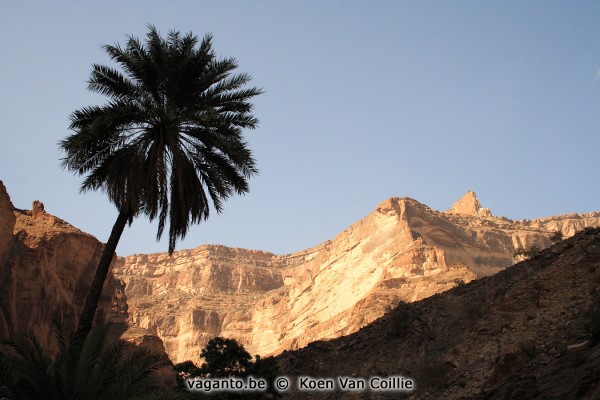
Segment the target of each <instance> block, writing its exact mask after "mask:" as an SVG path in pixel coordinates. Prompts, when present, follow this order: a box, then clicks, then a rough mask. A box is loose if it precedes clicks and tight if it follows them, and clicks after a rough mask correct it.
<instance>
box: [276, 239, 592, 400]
mask: <svg viewBox="0 0 600 400" xmlns="http://www.w3.org/2000/svg"><path fill="white" fill-rule="evenodd" d="M599 342H600V229H599V228H595V229H592V228H588V229H586V230H584V231H582V232H579V233H577V234H576V235H575V236H574V237H572V238H570V239H567V240H564V241H563V242H560V243H558V244H556V245H554V246H552V247H550V248H548V249H546V250H544V251H542V252H540V253H539V254H538V255H537V256H535V257H533V258H532V259H530V260H527V261H524V262H521V263H519V264H517V265H514V266H511V267H509V268H507V269H505V270H504V271H502V272H499V273H498V274H496V275H494V276H491V277H484V278H481V279H478V280H475V281H473V282H470V283H469V284H466V285H461V286H459V287H456V288H454V289H452V290H449V291H446V292H444V293H440V294H437V295H434V296H432V297H429V298H427V299H424V300H421V301H418V302H413V303H403V304H400V305H399V306H398V307H396V308H395V309H394V310H392V311H390V312H389V313H387V314H386V315H384V316H383V317H382V318H380V319H378V320H376V321H374V322H373V323H371V324H369V325H368V326H366V327H364V328H362V329H360V330H359V331H357V332H355V333H353V334H351V335H348V336H345V337H341V338H338V339H332V340H329V341H318V342H315V343H311V344H309V345H308V346H307V347H305V348H303V349H300V350H296V351H287V352H284V353H283V354H281V355H280V356H279V357H278V362H279V364H280V366H281V367H282V369H283V371H282V372H283V373H284V374H287V375H288V376H291V377H297V376H311V377H318V378H326V377H333V378H334V380H335V379H336V377H339V376H346V377H354V378H356V379H358V378H364V379H365V380H367V382H368V381H369V379H370V378H371V377H374V376H379V377H390V376H402V377H404V378H406V379H411V380H412V381H413V382H414V383H415V386H416V390H415V391H413V392H383V391H378V392H375V391H355V392H350V391H345V392H343V391H336V392H323V391H322V392H312V393H308V392H306V391H304V392H301V391H298V390H297V382H296V381H295V379H292V382H293V384H292V388H293V390H291V391H290V392H288V394H287V395H286V398H289V399H296V398H297V399H300V398H302V399H303V398H307V397H309V398H314V399H339V398H347V399H365V398H369V399H398V398H411V399H461V400H467V399H469V400H500V399H502V400H509V399H514V400H529V399H539V400H547V399H557V400H559V399H560V400H571V399H573V400H575V399H588V400H595V399H600V343H599ZM338 387H339V385H338ZM308 395H310V396H308Z"/></svg>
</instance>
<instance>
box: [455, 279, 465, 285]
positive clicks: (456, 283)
mask: <svg viewBox="0 0 600 400" xmlns="http://www.w3.org/2000/svg"><path fill="white" fill-rule="evenodd" d="M464 285H466V283H465V281H464V280H463V279H458V278H456V279H455V280H454V287H459V286H464Z"/></svg>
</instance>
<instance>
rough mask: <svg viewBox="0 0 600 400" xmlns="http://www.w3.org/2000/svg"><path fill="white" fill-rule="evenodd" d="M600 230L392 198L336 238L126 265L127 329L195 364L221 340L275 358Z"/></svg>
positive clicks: (122, 270) (202, 250) (122, 266)
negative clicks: (284, 251)
mask: <svg viewBox="0 0 600 400" xmlns="http://www.w3.org/2000/svg"><path fill="white" fill-rule="evenodd" d="M592 226H594V227H595V226H600V213H588V214H568V215H562V216H557V217H550V218H545V219H538V220H532V221H512V220H509V219H507V218H504V217H494V216H492V214H491V211H490V210H489V209H485V208H482V207H481V205H480V203H479V200H478V199H477V197H476V196H475V194H474V193H473V192H468V193H467V194H466V195H465V196H464V197H463V198H462V199H460V200H459V201H457V202H456V203H455V204H454V205H453V207H452V208H451V209H450V210H448V211H446V212H438V211H434V210H431V209H430V208H429V207H427V206H425V205H423V204H421V203H419V202H418V201H416V200H413V199H410V198H391V199H388V200H386V201H384V202H382V203H381V204H379V205H378V206H377V208H376V209H375V211H373V212H372V213H371V214H369V215H368V216H367V217H365V218H364V219H362V220H361V221H359V222H356V223H355V224H353V225H352V226H350V227H349V228H348V229H346V230H345V231H344V232H342V233H340V234H339V235H338V236H336V237H335V238H334V239H333V240H331V241H326V242H324V243H322V244H320V245H318V246H315V247H313V248H310V249H307V250H304V251H301V252H298V253H294V254H289V255H275V254H271V253H267V252H262V251H255V250H245V249H232V248H226V247H223V246H213V245H211V246H200V247H198V248H196V249H193V250H183V251H178V252H175V253H174V254H173V255H172V256H169V255H168V254H166V253H161V254H148V255H133V256H129V257H125V258H119V259H118V260H117V263H116V264H115V267H114V273H115V276H116V277H117V278H118V279H120V280H121V282H122V283H123V285H124V287H125V296H126V297H127V304H128V306H129V319H130V321H131V322H133V323H135V324H137V325H139V326H141V327H143V328H146V329H148V330H149V331H150V332H152V333H154V334H156V335H157V336H159V337H160V338H161V339H162V340H163V341H164V344H165V347H166V350H167V352H168V353H169V355H170V356H171V358H172V359H173V360H174V361H175V362H180V361H184V360H187V359H191V360H194V361H198V356H199V351H200V349H201V348H202V347H203V346H204V345H205V344H206V342H207V341H208V340H209V339H210V338H212V337H214V336H217V335H220V336H225V337H230V338H235V339H237V340H238V341H240V342H241V343H242V344H243V345H244V346H245V347H246V348H247V349H248V350H249V351H250V352H251V353H253V354H255V353H258V354H261V355H268V354H277V353H279V352H281V351H283V350H286V349H296V348H299V347H303V346H305V345H306V344H308V343H310V342H312V341H315V340H318V339H326V338H334V337H338V336H341V335H345V334H349V333H352V332H355V331H357V330H358V329H360V328H361V327H363V326H365V325H366V324H368V323H370V322H372V321H373V320H375V319H377V318H378V317H380V316H381V315H382V314H383V313H384V312H385V311H386V309H389V308H390V307H391V306H392V305H393V304H395V303H397V302H398V301H408V302H412V301H416V300H420V299H422V298H425V297H429V296H431V295H433V294H436V293H439V292H442V291H445V290H448V289H450V288H452V287H454V286H456V285H457V284H460V282H461V281H462V282H468V281H470V280H473V279H476V278H477V277H481V276H487V275H492V274H494V273H496V272H498V271H500V270H502V269H504V268H506V267H508V266H510V265H511V264H513V262H514V259H513V253H514V251H515V249H516V248H519V247H523V248H528V247H531V246H534V245H535V246H538V247H540V248H545V247H548V246H549V245H550V243H551V242H550V240H549V237H550V236H551V234H552V233H553V232H554V231H556V230H559V231H561V232H562V233H563V235H564V236H565V237H567V236H571V235H573V234H574V233H575V232H576V231H579V230H582V229H583V228H585V227H592Z"/></svg>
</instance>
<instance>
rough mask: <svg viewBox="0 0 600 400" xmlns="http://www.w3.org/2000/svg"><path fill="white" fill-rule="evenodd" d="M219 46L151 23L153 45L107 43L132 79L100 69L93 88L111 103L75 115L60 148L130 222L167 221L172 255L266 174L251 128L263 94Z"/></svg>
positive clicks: (161, 224) (68, 163) (88, 185)
mask: <svg viewBox="0 0 600 400" xmlns="http://www.w3.org/2000/svg"><path fill="white" fill-rule="evenodd" d="M211 40H212V38H211V36H210V35H207V36H205V37H204V38H203V40H202V41H201V42H199V40H198V38H197V37H196V36H193V35H192V34H191V33H189V34H187V35H184V36H182V35H181V34H180V33H179V32H175V31H171V32H170V33H169V34H168V36H167V38H166V39H163V38H161V37H160V35H159V33H158V32H157V30H156V28H154V27H152V26H150V29H149V33H148V35H147V41H146V45H145V46H144V45H143V44H142V43H141V42H140V41H139V40H138V39H136V38H134V37H129V38H128V41H127V43H126V46H125V47H124V48H122V47H121V46H119V45H118V44H115V45H106V46H104V50H105V51H106V52H107V53H108V54H109V56H110V58H111V59H112V60H114V61H115V62H116V63H117V64H118V65H119V66H120V67H121V68H122V69H123V71H124V74H122V73H121V72H119V71H118V70H116V69H114V68H111V67H108V66H104V65H98V64H94V65H93V70H92V74H91V78H90V80H89V81H88V83H89V86H88V89H89V90H91V91H94V92H97V93H100V94H103V95H106V96H108V97H109V98H110V100H109V101H108V102H107V103H106V104H105V105H103V106H90V107H84V108H81V109H79V110H76V111H75V112H73V113H72V114H71V125H70V129H72V130H74V131H75V132H76V133H75V134H73V135H71V136H69V137H67V138H66V139H64V140H63V141H61V142H60V147H61V148H62V149H63V150H64V151H65V152H66V153H67V155H66V157H65V158H63V160H62V163H63V166H64V167H66V168H68V169H69V170H71V171H74V172H76V173H78V174H80V175H86V177H85V180H84V181H83V184H82V186H81V190H82V191H87V190H90V189H93V190H96V189H101V190H103V191H105V192H106V193H107V194H108V196H109V198H110V200H111V201H112V202H113V203H114V204H115V205H116V206H117V208H118V209H119V211H120V212H121V213H124V214H125V215H126V217H127V219H128V220H129V222H130V223H131V221H132V219H133V217H135V216H137V215H138V214H140V213H142V214H145V215H147V216H148V217H149V219H150V220H153V219H154V218H157V219H158V232H157V239H160V237H161V235H162V233H163V230H164V228H165V225H166V223H167V221H168V222H169V252H173V250H174V248H175V243H176V241H177V239H178V238H182V237H184V236H185V235H186V233H187V230H188V228H189V226H190V224H193V223H197V222H200V221H201V220H204V219H206V218H207V217H208V216H209V211H210V203H211V202H212V205H213V207H214V208H215V210H216V211H217V212H220V211H221V209H222V200H224V199H226V198H228V197H229V196H230V195H231V194H233V193H237V194H244V193H246V192H248V183H247V179H248V178H249V177H250V176H252V175H254V174H255V173H256V172H257V169H256V167H255V161H254V159H253V157H252V154H251V151H250V150H249V149H248V147H247V144H246V143H245V141H244V139H243V136H242V129H243V128H250V129H253V128H255V127H256V125H257V123H258V121H257V119H256V118H255V117H254V116H253V115H252V114H251V110H252V104H250V102H249V99H251V98H252V97H254V96H256V95H258V94H260V93H261V90H260V89H258V88H255V87H252V88H245V85H246V84H247V83H248V82H249V81H250V76H249V75H247V74H233V75H232V71H233V70H234V69H235V68H237V63H236V61H235V60H234V59H232V58H225V59H217V57H216V56H215V53H214V51H213V50H212V45H211ZM209 198H210V200H209Z"/></svg>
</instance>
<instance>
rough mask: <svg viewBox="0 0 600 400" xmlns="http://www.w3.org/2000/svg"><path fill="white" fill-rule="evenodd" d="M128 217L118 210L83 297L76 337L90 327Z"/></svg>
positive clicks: (86, 332) (85, 333)
mask: <svg viewBox="0 0 600 400" xmlns="http://www.w3.org/2000/svg"><path fill="white" fill-rule="evenodd" d="M128 219H129V216H128V213H126V212H124V211H120V212H119V216H118V217H117V220H116V222H115V224H114V225H113V228H112V231H111V232H110V237H109V238H108V242H106V245H105V246H104V250H103V251H102V256H101V257H100V261H99V262H98V267H96V274H95V275H94V280H93V281H92V286H90V290H89V292H88V294H87V297H86V298H85V303H84V304H83V310H82V311H81V316H80V317H79V325H78V326H77V336H78V337H81V338H85V336H87V334H88V332H89V331H90V330H91V329H92V324H93V322H94V316H95V315H96V309H97V308H98V302H99V300H100V294H101V293H102V288H103V287H104V281H105V280H106V276H107V275H108V270H109V269H110V263H111V262H112V259H113V257H114V256H115V250H116V249H117V244H119V239H120V238H121V234H122V233H123V230H124V229H125V225H127V220H128Z"/></svg>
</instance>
